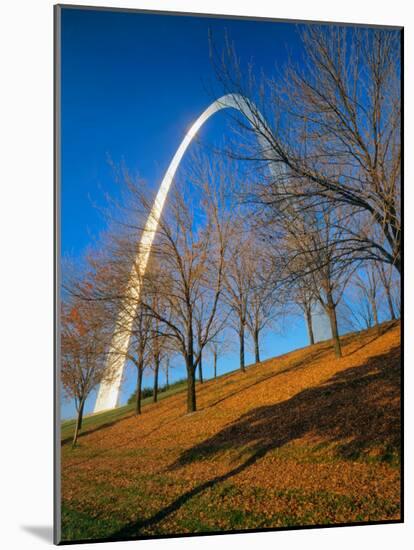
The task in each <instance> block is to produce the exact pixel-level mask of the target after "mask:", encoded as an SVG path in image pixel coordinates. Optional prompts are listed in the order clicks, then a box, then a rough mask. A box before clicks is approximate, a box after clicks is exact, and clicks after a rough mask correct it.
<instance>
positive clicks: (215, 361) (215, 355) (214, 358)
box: [213, 351, 217, 378]
mask: <svg viewBox="0 0 414 550" xmlns="http://www.w3.org/2000/svg"><path fill="white" fill-rule="evenodd" d="M213 365H214V378H217V352H216V351H214V352H213Z"/></svg>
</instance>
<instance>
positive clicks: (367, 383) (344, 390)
mask: <svg viewBox="0 0 414 550" xmlns="http://www.w3.org/2000/svg"><path fill="white" fill-rule="evenodd" d="M400 379H401V376H400V347H399V346H395V347H394V348H392V349H391V350H390V351H389V352H387V353H385V354H382V355H378V356H376V357H372V358H370V359H369V360H368V361H367V362H366V363H364V364H363V365H361V366H358V367H352V368H349V369H347V370H345V371H342V372H340V373H338V374H336V375H334V376H333V377H332V378H331V379H329V380H328V381H327V382H325V383H324V384H321V385H319V386H317V387H314V388H310V389H306V390H304V391H302V392H300V393H298V394H296V395H295V396H293V397H292V398H290V399H288V400H286V401H283V402H281V403H277V404H275V405H268V406H263V407H257V408H256V409H253V410H251V411H249V412H248V413H246V414H244V415H242V416H241V417H240V418H239V419H238V420H237V421H235V422H234V423H232V424H231V425H230V426H228V427H226V428H224V429H223V430H221V431H220V432H218V433H217V434H215V435H214V436H213V437H210V438H208V439H206V440H205V441H203V442H202V443H200V444H198V445H195V446H194V447H192V448H190V449H188V450H186V451H184V452H183V453H182V454H181V456H180V457H179V458H178V459H177V461H176V462H174V463H173V464H172V465H171V466H170V467H169V471H175V470H178V469H179V468H181V467H183V466H185V465H187V464H190V463H191V462H194V461H196V460H200V458H208V457H210V458H211V457H214V455H217V454H219V453H220V452H221V451H222V450H224V449H228V448H229V447H231V448H233V449H238V448H240V449H243V451H245V450H246V448H247V449H248V452H249V453H250V456H249V458H248V459H247V460H246V461H244V462H243V463H241V464H240V465H238V466H236V467H235V468H233V469H231V470H230V471H228V472H226V473H225V474H223V475H219V476H216V477H214V478H213V479H210V480H208V481H206V482H204V483H202V484H200V485H198V486H197V487H195V488H193V489H191V490H190V491H187V492H185V493H184V494H182V495H181V496H180V497H178V498H177V499H176V500H174V501H173V502H171V503H170V504H169V505H168V506H166V507H165V508H163V509H162V510H160V511H158V512H157V513H156V514H154V515H153V516H151V517H149V518H147V519H143V520H141V521H138V522H133V523H130V524H128V525H126V526H125V527H124V528H123V529H121V530H120V531H118V532H116V533H114V534H113V535H112V536H113V537H114V538H118V539H119V538H128V537H130V536H132V535H137V534H138V533H139V532H140V531H141V530H142V529H146V528H148V527H152V526H154V525H156V524H157V523H159V522H160V521H162V520H163V519H165V518H166V517H168V516H169V515H170V514H172V513H174V512H176V511H177V510H179V509H180V508H181V507H182V506H183V505H184V504H186V503H187V502H188V501H189V500H190V499H191V498H193V497H194V496H196V495H198V494H200V493H202V492H203V491H205V490H206V489H208V488H210V487H213V486H215V485H216V484H218V483H221V482H223V481H226V480H228V479H230V478H232V477H233V476H235V475H237V474H239V473H240V472H242V471H244V470H246V469H247V468H249V467H250V466H252V465H253V464H254V463H255V462H257V461H258V460H259V459H261V458H263V457H264V456H265V455H266V454H267V453H268V452H270V451H272V450H274V449H277V448H280V447H282V446H283V445H286V444H287V443H289V442H291V441H294V440H296V439H299V438H302V437H304V436H306V435H312V436H319V437H321V438H322V439H323V440H324V442H327V443H329V442H335V443H336V444H337V445H336V447H335V452H336V453H337V455H338V456H339V457H341V458H345V459H352V460H354V459H356V458H359V457H361V455H363V454H364V453H367V452H369V450H370V449H372V448H374V447H375V448H382V449H384V450H385V452H386V453H388V454H389V453H392V452H394V451H395V452H398V450H399V446H400ZM385 458H386V456H385V455H384V459H385Z"/></svg>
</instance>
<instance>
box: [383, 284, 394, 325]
mask: <svg viewBox="0 0 414 550" xmlns="http://www.w3.org/2000/svg"><path fill="white" fill-rule="evenodd" d="M384 286H385V294H386V296H387V302H388V308H389V310H390V316H391V319H392V321H395V319H396V315H395V310H394V304H393V303H392V296H391V291H390V287H389V285H384Z"/></svg>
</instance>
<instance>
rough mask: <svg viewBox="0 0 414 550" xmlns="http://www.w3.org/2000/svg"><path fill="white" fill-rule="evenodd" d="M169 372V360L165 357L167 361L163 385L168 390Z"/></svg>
mask: <svg viewBox="0 0 414 550" xmlns="http://www.w3.org/2000/svg"><path fill="white" fill-rule="evenodd" d="M169 370H170V360H169V358H168V357H167V361H166V363H165V385H166V387H167V389H168V387H169V386H170V381H169V378H168V377H169Z"/></svg>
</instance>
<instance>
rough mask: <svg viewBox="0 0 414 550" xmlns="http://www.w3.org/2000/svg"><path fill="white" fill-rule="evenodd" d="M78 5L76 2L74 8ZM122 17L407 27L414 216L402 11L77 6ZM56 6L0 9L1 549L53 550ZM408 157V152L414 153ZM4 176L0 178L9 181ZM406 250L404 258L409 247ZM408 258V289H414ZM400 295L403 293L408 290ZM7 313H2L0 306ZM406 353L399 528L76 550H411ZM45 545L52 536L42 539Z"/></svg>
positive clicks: (397, 1) (387, 5)
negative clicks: (193, 15) (129, 13)
mask: <svg viewBox="0 0 414 550" xmlns="http://www.w3.org/2000/svg"><path fill="white" fill-rule="evenodd" d="M73 3H75V4H78V3H79V2H76V1H74V2H73ZM83 4H87V5H96V6H100V5H105V6H115V7H127V8H141V9H152V10H154V9H159V10H171V11H188V12H200V13H202V12H205V13H211V14H212V13H217V14H223V13H227V14H233V15H252V16H264V17H277V18H290V19H310V20H324V21H329V20H331V21H342V22H351V23H355V22H356V23H375V24H385V25H397V26H398V25H404V26H405V52H406V59H405V81H406V105H405V119H406V143H405V151H406V178H405V181H406V184H405V201H406V212H409V211H410V206H413V192H414V191H413V182H414V177H413V176H414V174H413V168H412V162H411V158H412V151H414V143H413V137H412V132H411V131H410V130H411V128H412V123H413V103H414V100H413V99H411V98H413V97H414V94H413V91H414V90H413V75H414V70H413V69H414V67H413V61H412V54H411V55H410V52H413V51H414V40H413V31H414V21H413V19H412V18H411V13H410V4H409V2H407V1H405V0H393V1H392V2H390V1H389V0H388V1H379V0H365V1H364V2H363V1H361V0H346V2H332V0H325V1H323V0H312V1H310V2H309V1H306V0H302V1H299V0H290V1H289V2H274V3H273V2H269V1H268V0H255V1H254V2H251V0H249V1H247V0H164V1H161V0H151V1H150V0H140V1H125V0H124V1H122V0H117V1H116V2H111V1H107V0H101V1H93V0H90V1H89V2H84V3H83ZM52 6H53V2H52V1H50V0H36V1H34V0H20V1H18V2H13V1H9V2H7V3H4V4H3V5H2V10H1V18H0V25H1V28H0V51H1V53H2V69H1V85H0V94H1V101H0V128H1V136H2V147H1V149H0V150H1V153H2V155H1V156H2V164H1V168H2V170H1V176H2V178H1V199H0V224H1V227H0V235H1V236H2V239H1V241H2V253H3V256H2V269H1V270H0V273H1V286H0V289H1V300H0V307H1V310H0V311H1V314H0V324H1V326H0V329H1V330H0V334H1V335H2V338H1V355H0V357H1V361H0V364H1V373H2V376H1V378H0V384H1V387H2V400H1V406H2V409H4V410H2V414H1V419H2V429H1V435H2V437H1V448H2V452H1V454H0V457H1V467H0V473H1V474H0V475H1V483H0V488H1V490H0V506H1V515H0V517H1V520H2V521H1V523H2V530H1V534H0V540H1V543H2V546H3V547H4V548H7V549H10V550H13V549H14V548H16V549H17V548H19V549H20V548H24V549H28V548H32V547H36V546H45V545H47V544H49V545H50V544H51V542H50V538H49V542H46V541H45V540H44V539H42V538H40V537H39V536H35V535H34V534H33V533H32V532H30V530H28V528H30V527H37V528H39V527H40V528H47V527H51V524H52V517H53V514H52V503H53V499H52V471H53V469H52V449H53V445H52V433H53V425H52V410H53V384H52V361H53V355H52V340H53V316H52V306H53V297H52V281H53V279H52V272H53V271H52V250H53V246H52V242H53V224H52V211H53V203H52V189H53V187H52V181H53V180H52V177H53V170H52V161H53V157H52V152H53V135H52V128H53V51H52V45H53V25H52V21H53V10H52ZM410 151H411V152H410ZM4 167H5V168H6V169H5V170H4ZM413 223H414V216H411V217H410V216H406V219H405V225H406V243H407V245H409V243H410V240H413V238H414V232H413ZM407 248H408V247H407ZM408 252H409V251H408V250H406V253H405V262H406V263H405V280H406V281H411V280H414V274H413V273H412V260H411V257H410V256H411V255H409V253H408ZM406 286H407V285H406ZM4 303H5V307H4ZM412 311H414V299H413V292H412V291H411V290H410V288H409V287H408V286H407V288H406V307H405V315H406V323H405V325H406V342H410V341H413V338H414V334H413V329H412V327H413V326H414V323H413V320H414V319H413V314H412V313H410V312H412ZM408 347H409V345H406V352H405V364H406V419H405V427H406V462H405V463H406V468H405V474H406V487H407V488H408V490H406V510H405V515H406V524H405V525H390V526H369V527H358V528H355V527H354V528H337V529H325V530H312V531H289V532H276V533H263V534H248V535H232V536H230V535H225V536H218V537H204V538H189V539H171V540H159V541H140V542H138V543H136V542H126V543H112V546H103V547H102V546H101V545H99V544H94V545H83V547H84V548H85V550H86V549H87V548H95V549H96V550H97V549H98V548H101V547H102V548H132V546H133V545H136V544H139V545H141V546H142V547H145V548H154V549H155V548H164V547H167V546H168V548H170V549H174V548H177V549H178V548H180V549H181V548H183V547H184V548H190V546H191V548H194V549H201V548H210V547H212V546H214V547H216V548H217V549H218V550H220V549H224V548H225V547H226V546H228V545H230V544H231V545H233V544H237V545H238V547H240V548H241V549H243V548H246V549H247V548H250V547H251V546H252V545H256V546H257V545H260V547H261V548H264V549H267V548H269V549H270V548H274V547H275V545H277V546H278V547H281V548H283V547H289V548H303V547H305V548H306V549H307V550H310V549H313V548H315V549H318V550H323V549H325V548H326V549H328V548H329V549H331V548H333V547H335V548H336V549H342V548H343V549H346V550H349V548H352V547H354V548H357V549H359V548H364V547H372V548H376V549H377V550H380V549H384V550H385V549H386V550H389V549H390V548H401V549H405V548H410V547H412V542H411V545H410V544H409V539H410V538H411V541H412V540H414V513H413V512H414V505H413V501H414V491H413V489H412V488H413V487H414V479H413V477H414V476H413V472H414V454H413V444H412V441H413V438H412V432H413V426H414V414H413V405H414V399H412V398H411V394H412V389H413V377H414V375H413V368H412V364H411V361H410V359H412V354H411V352H410V350H409V349H408ZM40 532H41V533H43V534H45V532H47V529H43V531H42V529H40Z"/></svg>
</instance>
